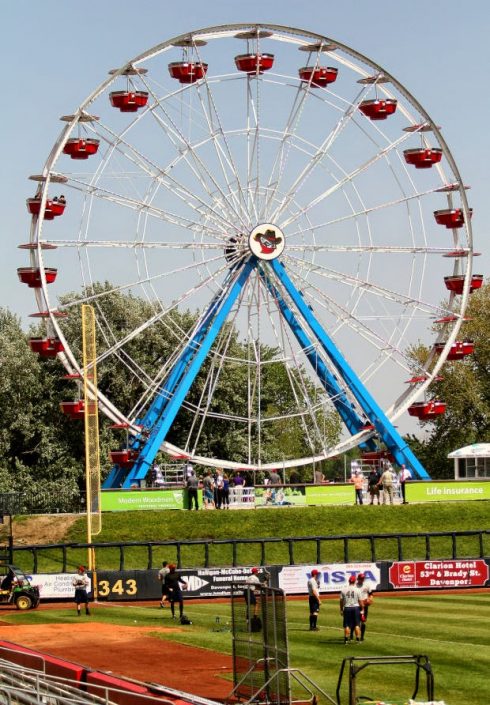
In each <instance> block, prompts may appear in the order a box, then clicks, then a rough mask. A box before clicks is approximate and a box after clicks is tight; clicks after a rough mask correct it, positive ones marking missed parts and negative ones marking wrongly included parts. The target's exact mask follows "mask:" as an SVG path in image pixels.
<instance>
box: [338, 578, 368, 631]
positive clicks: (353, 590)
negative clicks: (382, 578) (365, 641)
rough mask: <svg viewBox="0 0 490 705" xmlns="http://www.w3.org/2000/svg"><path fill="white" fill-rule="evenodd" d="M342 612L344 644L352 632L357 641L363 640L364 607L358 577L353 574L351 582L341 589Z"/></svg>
mask: <svg viewBox="0 0 490 705" xmlns="http://www.w3.org/2000/svg"><path fill="white" fill-rule="evenodd" d="M340 614H341V615H342V618H343V627H344V644H347V643H348V641H349V637H350V635H351V634H352V633H354V634H355V635H356V643H357V644H359V643H360V641H361V616H363V615H364V609H363V607H362V594H361V590H360V589H359V588H358V587H357V586H356V577H355V575H351V576H350V578H349V584H348V585H345V586H344V587H343V588H342V590H341V591H340Z"/></svg>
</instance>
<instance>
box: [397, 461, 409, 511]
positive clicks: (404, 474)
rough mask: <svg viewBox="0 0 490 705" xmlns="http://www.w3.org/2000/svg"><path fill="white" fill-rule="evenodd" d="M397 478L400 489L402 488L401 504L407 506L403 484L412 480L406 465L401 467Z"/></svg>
mask: <svg viewBox="0 0 490 705" xmlns="http://www.w3.org/2000/svg"><path fill="white" fill-rule="evenodd" d="M398 477H399V480H400V487H401V488H402V502H403V504H408V502H407V500H406V497H405V483H406V482H408V481H409V480H411V479H412V473H411V472H410V470H409V469H408V468H407V466H406V465H402V466H401V469H400V474H399V476H398Z"/></svg>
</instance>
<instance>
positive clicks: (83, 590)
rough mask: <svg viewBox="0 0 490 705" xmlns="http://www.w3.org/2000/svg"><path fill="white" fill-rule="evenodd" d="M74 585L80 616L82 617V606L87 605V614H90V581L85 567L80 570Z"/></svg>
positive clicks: (73, 582) (75, 577) (74, 579)
mask: <svg viewBox="0 0 490 705" xmlns="http://www.w3.org/2000/svg"><path fill="white" fill-rule="evenodd" d="M72 585H73V587H74V588H75V602H76V605H77V614H78V616H79V617H80V614H81V605H82V604H84V605H85V614H90V610H89V608H88V587H89V585H90V580H89V579H88V577H87V574H86V572H85V568H84V567H83V565H81V566H80V567H79V568H78V570H77V574H76V575H75V576H74V578H73V580H72Z"/></svg>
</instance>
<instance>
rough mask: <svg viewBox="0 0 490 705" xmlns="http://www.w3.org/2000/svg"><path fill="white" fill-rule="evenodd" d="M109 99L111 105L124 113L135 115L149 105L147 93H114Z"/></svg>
mask: <svg viewBox="0 0 490 705" xmlns="http://www.w3.org/2000/svg"><path fill="white" fill-rule="evenodd" d="M109 97H110V99H111V105H112V106H113V107H114V108H118V109H119V110H120V111H121V112H122V113H135V112H136V111H137V110H139V109H140V108H144V107H145V105H146V104H147V103H148V93H147V92H146V91H113V92H112V93H111V94H110V96H109Z"/></svg>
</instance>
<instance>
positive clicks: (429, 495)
mask: <svg viewBox="0 0 490 705" xmlns="http://www.w3.org/2000/svg"><path fill="white" fill-rule="evenodd" d="M405 492H406V497H407V501H408V502H451V501H456V500H459V501H461V500H465V501H466V500H469V499H490V482H488V481H479V480H471V481H469V482H462V481H461V480H454V481H452V482H450V481H446V482H407V484H406V487H405Z"/></svg>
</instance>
